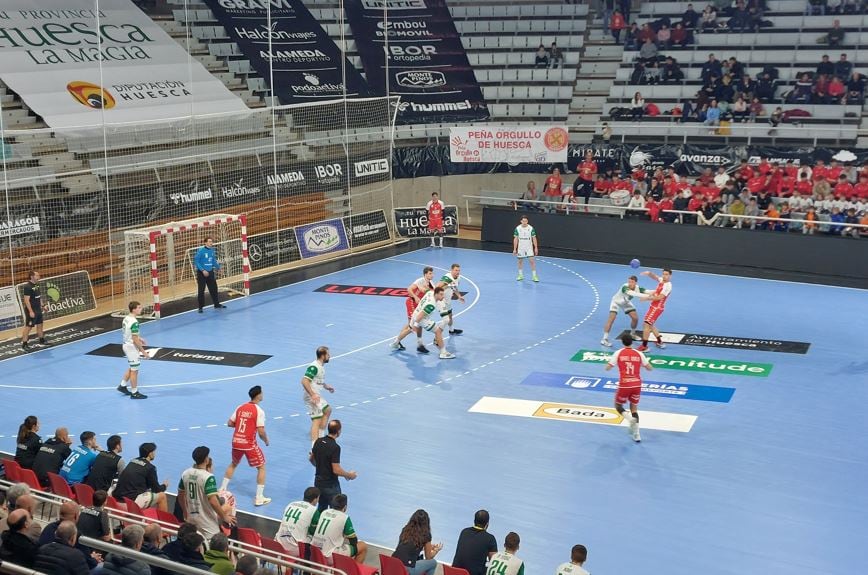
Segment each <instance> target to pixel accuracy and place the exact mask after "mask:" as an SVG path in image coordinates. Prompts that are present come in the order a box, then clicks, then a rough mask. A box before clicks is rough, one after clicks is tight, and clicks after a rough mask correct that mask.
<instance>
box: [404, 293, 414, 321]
mask: <svg viewBox="0 0 868 575" xmlns="http://www.w3.org/2000/svg"><path fill="white" fill-rule="evenodd" d="M405 303H406V305H407V318H408V319H413V312H414V311H416V300H414V299H413V298H411V297H408V298H407V301H406V302H405Z"/></svg>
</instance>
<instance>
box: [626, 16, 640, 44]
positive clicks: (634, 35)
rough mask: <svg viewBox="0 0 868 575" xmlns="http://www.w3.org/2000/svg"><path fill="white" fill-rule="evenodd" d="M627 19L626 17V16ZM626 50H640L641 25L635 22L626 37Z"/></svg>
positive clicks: (628, 29)
mask: <svg viewBox="0 0 868 575" xmlns="http://www.w3.org/2000/svg"><path fill="white" fill-rule="evenodd" d="M625 18H626V16H625ZM624 49H625V50H638V49H639V25H638V24H636V23H635V22H633V23H632V24H630V27H629V28H627V33H626V34H625V35H624Z"/></svg>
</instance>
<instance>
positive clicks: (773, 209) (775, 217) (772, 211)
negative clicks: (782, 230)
mask: <svg viewBox="0 0 868 575" xmlns="http://www.w3.org/2000/svg"><path fill="white" fill-rule="evenodd" d="M757 203H759V202H757ZM765 216H766V218H767V219H766V220H765V221H763V223H762V228H763V229H765V230H769V231H775V230H776V229H777V227H778V223H779V218H780V217H781V213H780V212H779V211H778V207H777V206H776V205H775V204H774V203H772V202H769V206H768V207H767V208H766V210H765Z"/></svg>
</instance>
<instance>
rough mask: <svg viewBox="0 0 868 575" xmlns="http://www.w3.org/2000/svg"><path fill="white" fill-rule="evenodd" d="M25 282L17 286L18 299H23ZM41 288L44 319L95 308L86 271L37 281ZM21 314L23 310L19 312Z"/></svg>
mask: <svg viewBox="0 0 868 575" xmlns="http://www.w3.org/2000/svg"><path fill="white" fill-rule="evenodd" d="M25 285H26V282H25V283H20V284H18V285H17V286H16V287H17V288H18V299H19V301H23V300H24V286H25ZM39 285H40V286H41V288H42V290H41V292H42V316H43V318H44V319H45V321H49V320H52V319H57V318H59V317H64V316H68V315H73V314H76V313H81V312H85V311H90V310H92V309H96V299H95V298H94V296H93V286H92V285H91V283H90V276H89V275H88V273H87V272H85V271H81V272H73V273H71V274H64V275H62V276H56V277H53V278H43V279H42V280H40V281H39ZM19 313H21V314H22V317H23V311H21V312H19Z"/></svg>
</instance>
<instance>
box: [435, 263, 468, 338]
mask: <svg viewBox="0 0 868 575" xmlns="http://www.w3.org/2000/svg"><path fill="white" fill-rule="evenodd" d="M460 283H461V264H452V268H451V269H450V270H449V273H448V274H444V275H443V277H442V278H440V283H439V284H437V285H438V286H440V287H442V288H443V304H442V306H443V309H442V310H441V312H440V315H441V316H443V317H447V318H449V335H461V334H462V333H464V330H463V329H455V327H454V326H453V321H454V320H453V317H452V300H458V301H460V302H461V303H464V296H463V295H461V288H460V286H459V284H460Z"/></svg>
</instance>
